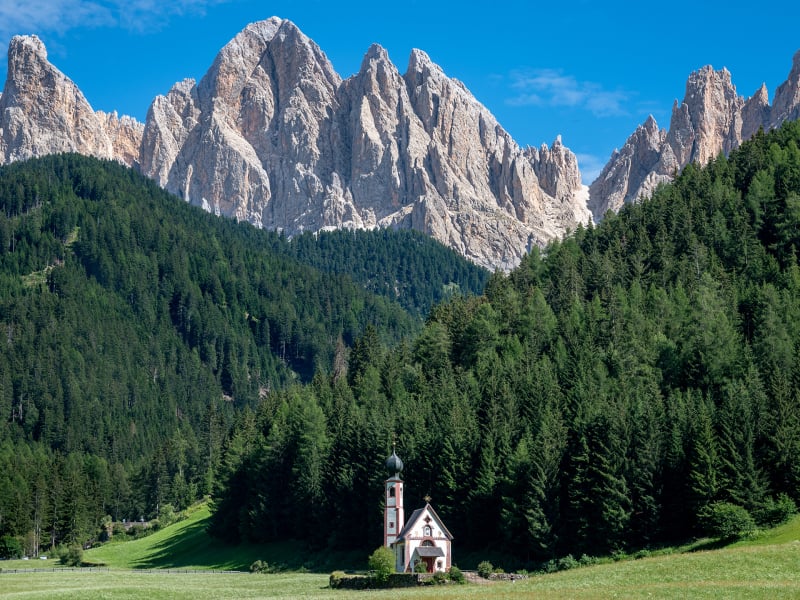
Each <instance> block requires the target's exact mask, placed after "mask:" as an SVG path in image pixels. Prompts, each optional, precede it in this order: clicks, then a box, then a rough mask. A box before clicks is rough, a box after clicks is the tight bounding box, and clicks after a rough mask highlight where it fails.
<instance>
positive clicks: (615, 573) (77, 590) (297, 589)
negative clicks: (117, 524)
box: [0, 506, 800, 600]
mask: <svg viewBox="0 0 800 600" xmlns="http://www.w3.org/2000/svg"><path fill="white" fill-rule="evenodd" d="M207 519H208V508H207V507H205V506H201V507H199V508H196V509H195V510H194V512H193V513H192V514H190V515H189V517H188V518H187V519H185V520H183V521H181V522H179V523H176V524H174V525H172V526H170V527H167V528H165V529H163V530H161V531H158V532H156V533H154V534H152V535H150V536H148V537H145V538H141V539H138V540H133V541H118V542H111V543H108V544H106V545H104V546H102V547H100V548H96V549H93V550H90V551H87V552H86V554H85V560H86V561H88V562H92V563H95V564H97V563H104V564H105V565H107V567H108V569H107V570H92V571H89V570H87V569H83V570H64V569H59V568H58V567H57V565H56V561H54V560H48V561H46V562H45V561H5V562H2V563H0V567H2V569H3V571H4V572H3V573H2V574H0V598H25V599H40V598H41V599H44V598H54V599H59V598H64V599H66V598H86V599H89V600H94V599H115V598H142V599H145V598H147V599H158V598H178V599H180V598H187V599H188V598H192V599H198V600H202V599H206V598H207V599H212V598H213V599H225V598H231V599H233V598H236V599H243V598H287V599H291V598H338V599H341V600H346V599H349V598H398V597H399V598H421V599H425V598H486V597H491V598H543V599H565V600H566V599H568V598H569V599H571V598H578V599H581V598H586V599H589V598H701V599H702V598H742V599H745V598H747V599H751V598H755V599H759V598H764V599H770V600H775V599H777V598H798V597H800V517H796V518H794V519H793V520H792V521H791V522H789V523H787V524H785V525H782V526H780V527H777V528H775V529H773V530H770V531H767V532H764V533H763V534H761V535H760V536H759V537H757V538H755V539H753V540H749V541H746V542H739V543H736V544H733V545H730V546H727V547H724V548H718V549H713V550H697V549H696V548H698V547H699V548H702V547H704V546H703V545H702V544H701V545H695V546H693V548H694V549H693V550H690V551H686V550H683V551H679V550H675V551H672V552H663V553H654V554H653V555H651V556H650V557H647V558H642V559H639V560H623V561H619V562H613V563H607V564H601V565H595V566H591V567H582V568H576V569H572V570H569V571H562V572H559V573H553V574H549V575H539V576H533V577H531V578H530V579H527V580H519V581H516V582H513V583H511V582H504V583H484V584H468V585H464V586H456V585H450V586H439V587H426V588H414V589H405V590H381V591H367V592H356V591H346V590H331V589H328V587H327V585H328V574H327V572H323V571H322V570H321V569H318V570H317V571H316V572H303V571H304V569H303V568H302V565H301V564H300V561H301V560H302V559H303V558H307V557H304V555H303V554H302V552H301V550H300V548H299V547H294V546H292V545H281V546H277V545H276V546H274V547H269V546H267V547H265V546H235V547H234V546H225V545H221V544H219V543H218V542H217V541H215V540H212V539H211V538H209V537H208V536H207V535H206V533H205V524H206V521H207ZM706 546H708V544H706ZM256 559H260V560H267V562H270V563H271V564H275V565H279V564H282V565H284V566H285V567H286V568H288V569H295V570H294V571H287V572H282V573H276V574H270V575H252V574H250V573H247V572H244V573H221V572H218V571H219V570H244V571H246V570H247V567H248V566H249V564H250V563H251V562H252V561H254V560H256ZM307 564H308V563H307ZM320 564H322V563H320ZM31 568H39V569H42V568H48V569H52V570H50V571H49V572H36V573H30V572H26V573H9V571H11V570H13V569H31Z"/></svg>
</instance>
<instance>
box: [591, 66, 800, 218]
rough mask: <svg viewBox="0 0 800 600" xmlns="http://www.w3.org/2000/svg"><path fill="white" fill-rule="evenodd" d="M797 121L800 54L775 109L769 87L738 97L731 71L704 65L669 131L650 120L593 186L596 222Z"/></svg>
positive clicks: (799, 115) (675, 107)
mask: <svg viewBox="0 0 800 600" xmlns="http://www.w3.org/2000/svg"><path fill="white" fill-rule="evenodd" d="M798 118H800V51H798V52H796V53H795V55H794V57H793V59H792V68H791V70H790V72H789V75H788V77H787V79H786V81H785V82H784V83H782V84H781V85H780V86H778V88H777V89H776V91H775V97H774V99H773V103H772V105H770V103H769V93H768V91H767V87H766V84H762V85H761V87H760V88H759V89H758V90H756V92H755V93H754V94H753V95H752V96H751V97H749V98H744V97H742V96H739V95H738V93H737V91H736V87H735V86H734V85H733V82H732V78H731V73H730V71H728V70H727V69H726V68H723V69H720V70H718V71H715V70H714V69H713V68H712V67H711V66H704V67H702V68H700V69H698V70H697V71H694V72H693V73H691V74H690V75H689V78H688V80H687V82H686V91H685V94H684V98H683V101H681V102H679V101H678V100H677V99H676V100H675V102H674V103H673V106H672V117H671V120H670V126H669V129H666V130H665V129H659V128H658V125H657V123H656V121H655V119H654V118H653V116H652V115H650V116H649V117H648V118H647V120H646V121H645V122H644V123H643V124H642V125H640V126H639V127H637V128H636V130H635V131H634V132H633V133H632V134H631V135H630V137H628V139H627V141H626V142H625V145H624V146H623V147H622V148H621V149H620V150H618V151H617V150H615V151H614V153H613V154H612V155H611V158H610V159H609V161H608V163H606V165H605V167H604V168H603V170H602V171H601V172H600V175H599V176H598V177H597V179H595V180H594V182H592V184H591V185H590V186H589V202H588V206H589V209H590V210H591V211H592V215H593V217H594V220H595V221H599V220H600V219H602V218H603V215H604V214H605V213H606V212H607V211H609V210H611V211H617V210H619V209H620V208H621V207H622V206H623V205H624V204H626V203H630V202H635V201H637V200H638V199H639V198H641V197H646V196H649V195H650V194H651V193H652V192H653V191H654V190H655V188H656V186H658V185H659V184H660V183H665V182H667V181H671V180H672V179H673V178H674V176H675V174H676V173H678V172H680V171H681V170H682V169H683V168H684V167H686V165H688V164H689V163H692V162H697V163H699V164H701V165H704V164H706V163H708V162H709V161H711V160H712V159H714V158H716V157H717V156H718V155H719V154H720V153H723V154H725V155H728V154H729V153H730V152H731V151H732V150H734V149H736V148H738V147H739V146H740V145H741V144H742V142H744V141H746V140H748V139H750V138H751V137H752V136H753V135H754V134H755V133H756V132H757V131H758V130H759V129H764V130H769V129H775V128H777V127H779V126H780V125H781V124H782V123H784V122H785V121H793V120H796V119H798Z"/></svg>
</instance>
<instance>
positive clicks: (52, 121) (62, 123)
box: [0, 36, 143, 166]
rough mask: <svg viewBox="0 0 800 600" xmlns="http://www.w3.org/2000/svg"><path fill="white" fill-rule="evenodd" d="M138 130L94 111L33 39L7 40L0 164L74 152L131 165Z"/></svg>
mask: <svg viewBox="0 0 800 600" xmlns="http://www.w3.org/2000/svg"><path fill="white" fill-rule="evenodd" d="M142 130H143V126H142V125H141V124H140V123H137V122H136V121H135V120H133V119H131V118H129V117H123V118H121V119H120V118H118V117H117V115H116V114H111V115H107V114H105V113H100V112H98V113H96V112H94V111H93V110H92V107H91V106H89V103H88V102H87V101H86V98H84V97H83V94H82V93H81V92H80V90H79V89H78V88H77V86H76V85H75V84H74V83H73V82H72V81H70V80H69V79H68V78H67V77H66V76H65V75H64V74H63V73H61V72H60V71H58V69H56V68H55V67H54V66H53V65H51V64H50V63H49V62H48V60H47V52H46V50H45V48H44V45H43V44H42V42H41V40H39V38H38V37H36V36H16V37H14V38H13V39H12V40H11V44H10V45H9V48H8V78H7V79H6V84H5V87H4V89H3V95H2V96H0V162H1V163H8V162H12V161H15V160H24V159H26V158H31V157H34V156H42V155H45V154H52V153H55V152H79V153H81V154H88V155H91V156H96V157H98V158H116V159H118V160H120V161H122V162H124V163H125V164H127V165H129V166H133V165H134V164H135V161H136V157H137V156H138V153H139V151H138V148H139V146H140V145H141V138H142Z"/></svg>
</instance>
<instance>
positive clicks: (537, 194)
mask: <svg viewBox="0 0 800 600" xmlns="http://www.w3.org/2000/svg"><path fill="white" fill-rule="evenodd" d="M141 165H142V167H141V168H142V171H143V172H144V173H145V174H146V175H148V176H150V177H152V178H154V179H156V180H157V181H158V182H159V184H161V185H162V186H164V187H165V188H167V189H168V190H170V191H172V192H174V193H176V194H178V195H179V196H181V197H182V198H184V200H186V201H187V202H191V203H193V204H198V205H201V206H203V207H204V208H205V209H206V210H209V211H213V212H215V213H217V214H224V215H230V216H233V217H235V218H237V219H240V220H247V221H249V222H251V223H254V224H255V225H257V226H260V227H265V228H269V229H278V230H282V231H285V232H286V233H287V234H290V235H291V234H295V233H298V232H302V231H306V230H312V231H317V230H321V229H326V228H338V227H354V228H371V227H378V226H383V227H413V228H415V229H418V230H421V231H424V232H426V233H428V234H430V235H432V236H433V237H435V238H436V239H438V240H440V241H442V242H443V243H445V244H446V245H449V246H450V247H452V248H454V249H456V250H458V251H459V252H461V253H462V254H463V255H464V256H466V257H468V258H470V259H472V260H473V261H475V262H476V263H478V264H481V265H484V266H487V267H490V268H500V269H510V268H512V267H513V266H515V265H516V264H518V262H519V260H520V258H521V257H522V255H523V254H524V253H525V252H526V251H527V250H528V249H529V248H530V247H531V245H532V244H543V243H545V242H547V241H549V240H550V239H553V238H554V237H556V236H560V235H562V234H563V233H564V232H565V231H566V229H567V228H570V227H575V225H576V224H577V223H579V222H583V223H586V222H587V221H588V220H589V219H590V215H589V213H588V211H587V210H586V208H585V200H584V199H583V198H582V196H581V191H582V186H581V183H580V174H579V173H578V168H577V161H576V159H575V156H574V155H573V154H572V153H571V152H569V151H568V150H567V149H566V148H564V146H563V145H562V144H561V142H560V140H559V141H557V142H556V143H555V144H554V145H553V147H552V148H547V147H543V148H542V149H541V150H535V149H533V150H531V149H529V150H522V149H521V148H519V147H518V146H517V145H516V143H515V142H514V141H513V140H512V139H511V137H510V136H509V135H508V133H506V132H505V131H504V130H503V129H502V128H501V127H500V125H499V124H498V123H497V121H496V120H495V119H494V117H493V116H492V115H491V114H490V113H489V111H488V110H487V109H486V108H485V107H483V106H482V105H481V104H480V103H478V101H477V100H476V99H475V98H474V97H473V96H472V95H471V94H470V93H469V92H468V91H467V90H466V88H465V87H464V86H463V85H462V84H461V83H459V82H458V81H455V80H453V79H450V78H448V77H447V76H446V75H445V74H444V73H443V72H442V70H441V69H440V68H439V67H438V66H437V65H435V64H434V63H432V62H431V60H430V59H429V58H428V56H427V55H426V54H425V53H424V52H421V51H419V50H415V51H413V52H412V54H411V57H410V60H409V63H408V69H407V70H406V73H405V74H400V72H399V71H398V70H397V68H396V67H395V66H394V65H393V64H392V62H391V61H390V60H389V57H388V55H387V53H386V51H385V50H384V49H383V48H381V47H380V46H377V45H375V46H372V47H371V48H370V49H369V51H368V52H367V54H366V55H365V57H364V60H363V62H362V65H361V69H360V70H359V72H358V73H357V74H356V75H354V76H353V77H351V78H349V79H347V80H346V81H342V80H341V78H340V77H339V76H338V75H337V74H336V72H335V71H334V70H333V67H332V66H331V64H330V62H329V61H328V59H327V57H326V56H325V55H324V53H323V52H322V51H321V50H320V49H319V47H318V46H317V45H316V44H314V43H313V42H312V41H311V40H309V39H308V38H307V37H306V36H305V35H303V34H302V33H301V32H300V31H299V30H298V29H297V27H296V26H295V25H294V24H293V23H291V22H290V21H285V20H281V19H277V18H272V19H269V20H267V21H263V22H259V23H254V24H252V25H249V26H248V27H247V28H245V29H244V31H242V32H241V33H240V34H239V35H237V36H236V37H235V38H234V39H233V40H232V41H231V42H230V43H229V44H228V45H226V46H225V47H224V48H223V49H222V51H221V52H220V53H219V55H218V56H217V58H216V60H215V61H214V64H213V66H212V67H211V69H210V70H209V72H208V73H207V74H206V75H205V76H204V77H203V79H202V80H201V81H200V82H199V83H197V84H195V83H194V82H192V81H184V82H181V83H178V84H176V85H175V86H174V87H173V88H172V90H171V91H170V92H169V94H167V96H162V97H158V98H156V99H155V101H154V102H153V104H152V106H151V108H150V111H149V113H148V117H147V124H146V127H145V131H144V135H143V141H142V148H141Z"/></svg>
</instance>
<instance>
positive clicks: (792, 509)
mask: <svg viewBox="0 0 800 600" xmlns="http://www.w3.org/2000/svg"><path fill="white" fill-rule="evenodd" d="M794 514H797V505H796V504H795V503H794V500H792V499H791V498H790V497H789V496H787V495H786V494H781V495H780V496H778V498H777V499H774V500H773V499H772V498H767V501H766V502H764V504H763V506H761V508H759V510H758V511H757V512H756V513H755V514H754V515H753V516H754V517H755V519H756V522H757V523H758V524H759V525H761V526H763V527H775V525H780V524H781V523H785V522H786V521H788V520H789V518H790V517H791V516H792V515H794Z"/></svg>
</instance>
